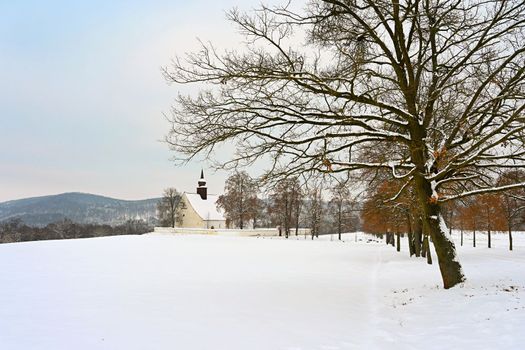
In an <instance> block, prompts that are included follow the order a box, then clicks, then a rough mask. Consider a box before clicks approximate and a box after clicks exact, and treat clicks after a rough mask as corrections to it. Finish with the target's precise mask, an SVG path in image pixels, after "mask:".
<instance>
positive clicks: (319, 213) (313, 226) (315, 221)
mask: <svg viewBox="0 0 525 350" xmlns="http://www.w3.org/2000/svg"><path fill="white" fill-rule="evenodd" d="M322 193H323V190H322V188H321V187H320V186H318V185H315V186H312V188H311V189H310V190H309V191H308V196H307V202H308V204H307V212H306V220H307V222H308V225H309V226H310V234H311V236H312V239H314V237H316V238H317V237H319V233H320V232H321V224H322V221H323V215H324V213H323V196H322Z"/></svg>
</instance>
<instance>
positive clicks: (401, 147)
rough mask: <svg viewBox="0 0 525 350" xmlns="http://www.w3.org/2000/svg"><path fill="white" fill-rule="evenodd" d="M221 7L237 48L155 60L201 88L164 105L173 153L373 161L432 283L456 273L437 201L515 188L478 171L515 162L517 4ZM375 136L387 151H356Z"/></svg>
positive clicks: (248, 159) (285, 161) (447, 281)
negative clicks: (416, 233)
mask: <svg viewBox="0 0 525 350" xmlns="http://www.w3.org/2000/svg"><path fill="white" fill-rule="evenodd" d="M229 19H230V20H231V21H233V22H234V23H235V24H237V25H238V27H239V28H240V30H241V32H242V33H243V34H244V35H245V36H246V40H245V46H244V47H243V49H241V50H238V51H234V50H230V51H226V52H225V53H221V52H219V51H218V50H217V49H216V48H215V47H213V46H212V45H211V44H203V45H202V49H201V50H200V51H198V52H194V53H190V54H188V55H187V56H185V58H184V59H178V58H177V59H175V60H174V62H173V66H172V68H171V69H166V70H165V76H166V78H167V79H168V81H170V82H175V83H182V84H191V83H196V84H199V86H201V84H203V83H204V84H207V86H208V87H209V89H205V90H202V91H201V92H200V93H199V94H198V95H196V96H183V95H180V96H179V97H178V99H177V103H176V106H174V108H173V113H172V122H173V128H172V132H171V133H170V134H169V136H168V137H167V141H168V142H169V143H170V145H171V146H172V149H173V150H175V151H176V152H177V154H178V157H179V158H180V160H182V161H184V160H187V159H189V158H191V157H193V156H195V155H196V154H199V153H201V154H206V155H207V156H211V155H212V153H211V152H213V150H214V149H216V147H217V146H218V144H220V143H222V142H225V141H234V142H236V145H237V151H236V153H235V155H233V156H232V158H231V159H230V160H229V161H227V162H225V163H222V164H220V165H221V166H223V167H226V168H229V167H236V166H242V165H247V164H251V163H253V162H254V161H256V160H258V159H260V158H261V157H263V156H264V155H266V156H269V158H270V159H272V160H273V163H272V165H271V166H270V168H269V171H268V172H267V174H266V177H265V179H269V178H272V177H283V176H290V175H299V174H305V173H325V174H326V173H328V174H332V175H333V176H337V175H338V174H346V173H347V172H350V171H363V170H370V169H387V170H389V172H390V176H391V177H392V178H396V179H398V180H401V181H403V182H404V183H403V186H401V189H402V190H405V189H407V188H410V187H412V188H414V191H415V194H416V196H417V201H418V203H419V206H420V208H421V219H422V223H423V227H424V231H425V232H426V233H428V234H429V235H430V237H431V239H432V242H433V244H434V247H435V250H436V253H437V258H438V262H439V267H440V271H441V276H442V279H443V284H444V287H445V288H450V287H453V286H454V285H456V284H458V283H460V282H462V281H464V279H465V277H464V274H463V272H462V269H461V265H460V263H459V261H458V260H457V255H456V252H455V246H454V244H453V242H452V241H451V240H450V239H449V237H448V236H447V235H446V233H445V232H444V231H443V230H444V227H445V224H444V221H443V219H442V217H441V205H442V203H444V202H446V201H450V200H454V199H458V198H463V197H467V196H470V195H475V194H480V193H486V192H496V191H500V190H504V189H511V188H517V187H520V186H523V183H512V184H509V185H504V186H493V185H492V183H493V182H492V181H489V179H488V177H489V176H490V174H491V172H492V171H495V170H497V169H501V168H518V167H522V166H523V163H524V156H525V147H524V143H523V137H524V132H525V116H524V113H523V112H524V110H525V104H524V103H523V100H524V98H525V96H524V92H523V89H524V80H525V77H524V73H525V58H524V55H525V47H524V46H523V37H524V31H525V30H524V26H525V3H524V2H523V1H522V0H508V1H504V0H488V1H487V0H469V1H463V0H443V1H439V2H437V1H408V0H404V1H392V2H387V1H377V0H357V1H355V0H311V1H309V2H308V5H307V6H306V9H305V10H294V8H293V7H292V5H291V4H290V3H288V4H286V5H284V6H281V7H274V8H269V7H262V8H260V9H259V10H257V11H255V12H254V13H253V15H248V14H243V13H240V12H238V11H237V10H232V11H231V12H230V13H229ZM377 145H382V146H383V147H382V149H384V150H391V151H390V152H389V153H388V157H385V158H386V159H385V160H384V161H381V162H369V161H366V154H367V153H368V152H370V150H372V149H373V148H375V147H377Z"/></svg>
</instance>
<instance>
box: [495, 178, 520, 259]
mask: <svg viewBox="0 0 525 350" xmlns="http://www.w3.org/2000/svg"><path fill="white" fill-rule="evenodd" d="M524 180H525V172H524V171H523V170H512V171H507V172H505V173H503V174H502V175H501V176H500V178H499V180H498V183H499V185H500V186H505V185H508V184H512V183H516V182H520V181H524ZM500 198H501V207H502V210H503V215H504V216H505V221H506V224H507V230H508V232H509V250H512V249H513V242H512V230H513V229H515V228H516V227H517V226H518V225H520V224H522V223H523V222H524V221H525V218H524V217H523V215H522V214H523V213H524V212H525V187H522V188H516V189H512V190H509V191H505V192H503V193H501V195H500Z"/></svg>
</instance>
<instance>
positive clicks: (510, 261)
mask: <svg viewBox="0 0 525 350" xmlns="http://www.w3.org/2000/svg"><path fill="white" fill-rule="evenodd" d="M334 238H335V236H334ZM345 239H346V240H347V241H346V242H338V241H335V240H334V241H330V237H329V236H328V237H323V238H322V239H320V240H317V241H310V240H304V239H301V240H295V239H291V240H287V241H286V240H283V239H267V238H266V239H262V238H242V237H216V236H198V235H180V236H170V235H157V234H152V235H144V236H120V237H109V238H94V239H84V240H69V241H47V242H30V243H18V244H4V245H0V267H1V268H0V349H153V350H155V349H183V350H186V349H228V350H238V349H239V350H240V349H242V350H248V349H250V350H251V349H272V350H273V349H289V350H292V349H325V350H329V349H330V350H332V349H420V348H423V349H445V348H446V349H496V348H502V349H523V348H525V334H524V333H523V325H524V324H525V273H524V271H525V234H521V235H516V237H515V251H514V252H509V251H508V250H507V241H506V239H507V237H506V236H505V235H495V236H494V246H495V248H493V249H488V248H486V242H485V241H484V240H483V235H478V239H479V241H478V248H475V249H474V248H472V247H470V245H471V241H469V240H468V239H467V240H466V244H467V245H469V246H464V247H460V249H459V255H460V259H461V261H462V263H463V265H464V270H465V273H466V274H467V277H468V278H469V280H468V282H467V283H466V284H465V285H464V286H463V287H460V288H454V289H452V290H448V291H445V290H443V289H442V288H441V281H440V276H439V272H438V267H437V265H436V263H435V264H434V265H432V266H428V265H427V264H426V263H425V261H424V260H423V259H420V260H415V259H410V258H408V256H407V254H406V253H397V252H395V250H394V249H393V248H392V247H390V246H386V245H385V244H384V243H383V242H368V243H367V239H368V236H364V235H359V236H358V242H355V241H354V235H353V234H350V235H347V236H345ZM402 244H403V245H406V243H405V241H404V240H403V242H402ZM434 259H435V255H434Z"/></svg>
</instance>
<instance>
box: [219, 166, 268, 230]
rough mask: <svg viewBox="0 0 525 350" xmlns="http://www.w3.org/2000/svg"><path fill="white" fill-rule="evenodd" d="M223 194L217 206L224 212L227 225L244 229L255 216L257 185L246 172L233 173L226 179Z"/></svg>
mask: <svg viewBox="0 0 525 350" xmlns="http://www.w3.org/2000/svg"><path fill="white" fill-rule="evenodd" d="M224 192H225V193H224V194H223V195H221V196H219V199H218V200H217V206H219V207H220V208H222V209H223V210H224V213H225V215H226V220H227V221H228V223H230V224H233V225H235V226H237V227H239V228H240V229H241V230H242V229H244V228H245V227H246V224H247V223H248V221H250V220H252V222H253V221H254V220H255V217H256V215H257V204H258V203H257V193H258V192H259V189H258V187H257V183H256V182H255V181H254V180H253V179H252V178H251V177H250V175H248V173H247V172H245V171H241V172H235V173H233V174H232V175H230V176H229V177H228V178H227V179H226V184H225V185H224Z"/></svg>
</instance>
